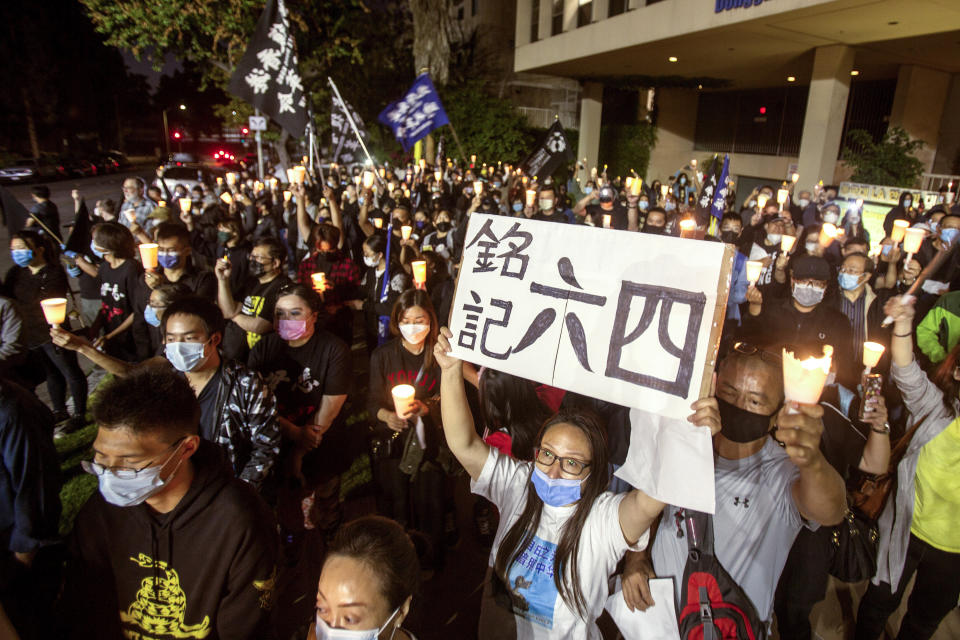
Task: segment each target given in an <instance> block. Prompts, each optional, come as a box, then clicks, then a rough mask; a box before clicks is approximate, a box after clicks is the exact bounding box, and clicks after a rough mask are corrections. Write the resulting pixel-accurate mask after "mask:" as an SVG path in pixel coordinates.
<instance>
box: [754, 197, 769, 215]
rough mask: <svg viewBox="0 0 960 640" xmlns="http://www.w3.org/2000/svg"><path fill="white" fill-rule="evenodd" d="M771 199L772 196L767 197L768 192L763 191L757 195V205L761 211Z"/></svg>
mask: <svg viewBox="0 0 960 640" xmlns="http://www.w3.org/2000/svg"><path fill="white" fill-rule="evenodd" d="M769 199H770V198H769V197H767V194H765V193H761V194H760V195H758V196H757V206H759V207H760V211H763V208H764V207H765V206H767V200H769Z"/></svg>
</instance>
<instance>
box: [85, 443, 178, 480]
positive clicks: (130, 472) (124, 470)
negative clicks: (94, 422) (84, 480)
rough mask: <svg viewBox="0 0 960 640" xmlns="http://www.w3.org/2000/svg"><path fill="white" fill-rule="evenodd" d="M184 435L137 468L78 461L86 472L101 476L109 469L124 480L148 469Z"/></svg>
mask: <svg viewBox="0 0 960 640" xmlns="http://www.w3.org/2000/svg"><path fill="white" fill-rule="evenodd" d="M186 437H187V436H183V437H181V438H179V439H177V441H176V442H174V443H173V444H171V445H170V446H169V447H167V448H166V449H164V450H163V453H161V454H160V455H158V456H157V457H156V458H154V459H153V460H150V461H149V462H147V463H146V464H145V465H143V466H142V467H140V468H139V469H131V468H129V467H105V466H103V465H102V464H98V463H96V462H94V461H93V460H83V461H81V462H80V466H81V467H83V470H84V471H86V472H87V473H92V474H94V475H98V476H102V475H103V474H104V473H106V472H108V471H109V472H110V473H112V474H113V475H115V476H116V477H118V478H121V479H125V480H130V479H133V478H136V477H137V475H138V474H139V473H140V472H142V471H144V470H146V469H149V468H150V467H151V466H152V465H153V463H154V462H156V461H157V460H159V459H160V458H162V457H163V454H164V453H166V452H167V451H170V449H173V448H174V447H176V446H178V445H179V444H180V443H181V442H183V441H184V440H185V439H186ZM164 464H166V463H164Z"/></svg>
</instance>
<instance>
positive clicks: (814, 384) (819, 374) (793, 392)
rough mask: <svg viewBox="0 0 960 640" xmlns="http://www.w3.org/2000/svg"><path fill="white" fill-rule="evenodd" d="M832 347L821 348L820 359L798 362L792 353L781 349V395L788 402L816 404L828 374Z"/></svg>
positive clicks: (811, 358)
mask: <svg viewBox="0 0 960 640" xmlns="http://www.w3.org/2000/svg"><path fill="white" fill-rule="evenodd" d="M832 356H833V347H831V346H830V345H825V346H824V347H823V357H822V358H813V357H810V358H807V359H806V360H799V359H797V358H796V357H794V355H793V352H792V351H787V350H786V349H783V395H784V396H785V397H786V399H787V401H788V402H799V403H800V404H816V403H817V402H819V401H820V394H821V393H822V392H823V385H824V384H826V382H827V375H828V374H829V373H830V362H831V359H832Z"/></svg>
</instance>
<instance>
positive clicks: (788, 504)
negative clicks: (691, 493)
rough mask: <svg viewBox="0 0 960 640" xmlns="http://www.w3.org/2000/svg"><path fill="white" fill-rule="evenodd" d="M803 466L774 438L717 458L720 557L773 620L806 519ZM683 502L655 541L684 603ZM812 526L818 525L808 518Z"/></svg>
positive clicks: (655, 553) (659, 560)
mask: <svg viewBox="0 0 960 640" xmlns="http://www.w3.org/2000/svg"><path fill="white" fill-rule="evenodd" d="M799 475H800V471H799V470H798V469H797V467H796V466H794V464H793V463H792V462H790V458H789V457H788V456H787V454H786V452H785V451H784V450H783V449H782V448H781V447H780V446H779V445H778V444H777V443H776V441H775V440H774V439H773V438H768V439H767V442H766V443H765V444H764V446H763V448H762V449H761V450H760V451H758V452H757V453H755V454H753V455H752V456H749V457H747V458H741V459H739V460H727V459H726V458H720V457H718V458H717V459H716V468H715V472H714V477H715V479H716V496H717V511H716V513H715V514H714V516H713V531H714V536H713V538H714V548H715V550H716V554H717V559H718V560H720V564H722V565H723V568H724V569H726V570H727V573H729V574H730V577H731V578H733V579H734V581H736V583H737V584H738V585H740V588H741V589H743V591H744V592H745V593H746V594H747V597H748V598H750V600H751V601H752V602H753V606H754V607H756V609H757V613H758V614H759V615H760V617H761V618H762V619H763V620H764V621H766V622H768V623H769V622H770V619H771V618H772V616H773V594H774V592H775V591H776V589H777V582H779V580H780V574H781V572H783V565H784V564H786V562H787V555H789V553H790V548H791V547H792V546H793V541H794V540H795V539H796V537H797V534H798V533H800V527H802V526H804V521H803V519H802V518H801V517H800V512H799V511H798V510H797V505H796V503H795V502H794V500H793V483H794V482H795V481H796V480H797V478H798V477H799ZM678 511H679V508H678V507H675V506H673V505H667V507H666V508H665V509H664V510H663V519H662V520H661V522H660V528H659V529H658V530H657V537H656V539H655V540H654V542H653V550H652V554H651V555H652V558H653V570H654V571H655V572H656V574H657V576H658V577H661V578H667V577H672V578H673V579H674V585H675V586H676V589H677V602H679V603H680V604H681V606H682V604H683V596H684V593H683V590H684V585H683V584H682V583H683V570H684V567H685V566H686V564H687V552H688V547H687V538H686V528H685V527H684V525H683V524H682V522H681V524H680V525H679V526H680V527H683V533H684V537H682V538H680V537H678V535H677V527H678V524H677V512H678ZM807 526H809V527H810V528H816V526H817V525H816V524H814V523H807Z"/></svg>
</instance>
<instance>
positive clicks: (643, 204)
mask: <svg viewBox="0 0 960 640" xmlns="http://www.w3.org/2000/svg"><path fill="white" fill-rule="evenodd" d="M637 206H638V207H640V211H646V210H647V209H649V208H650V201H649V200H641V201H640V202H638V203H637Z"/></svg>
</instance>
